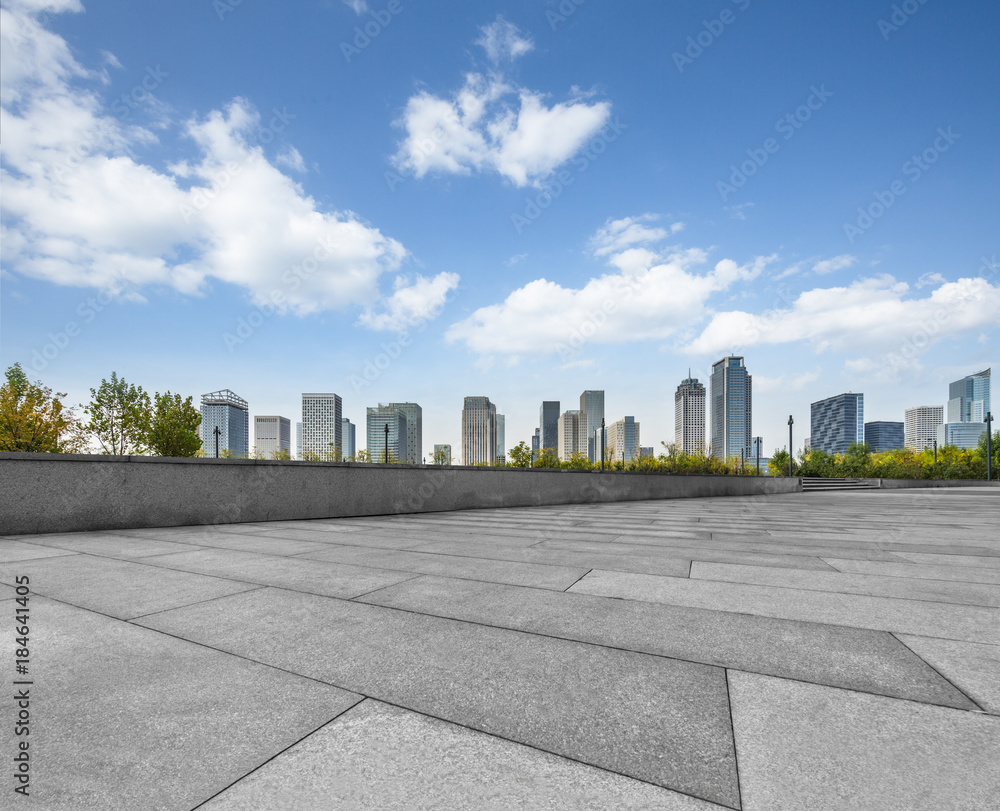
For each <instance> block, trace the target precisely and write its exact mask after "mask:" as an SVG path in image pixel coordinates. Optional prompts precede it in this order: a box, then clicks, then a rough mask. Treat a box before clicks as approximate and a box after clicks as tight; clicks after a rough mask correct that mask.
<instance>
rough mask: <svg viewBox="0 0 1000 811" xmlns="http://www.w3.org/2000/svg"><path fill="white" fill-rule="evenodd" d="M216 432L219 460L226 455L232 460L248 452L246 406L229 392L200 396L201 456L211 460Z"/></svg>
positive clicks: (222, 390)
mask: <svg viewBox="0 0 1000 811" xmlns="http://www.w3.org/2000/svg"><path fill="white" fill-rule="evenodd" d="M216 428H218V429H219V434H218V440H219V445H218V447H219V456H222V455H223V451H228V452H229V453H230V454H231V455H232V456H234V457H242V456H246V455H247V454H248V453H249V452H250V405H249V404H248V403H247V401H246V400H244V399H243V398H242V397H240V396H239V395H237V394H235V393H234V392H232V391H230V390H229V389H221V390H219V391H213V392H210V393H209V394H203V395H202V396H201V447H202V448H203V449H204V451H205V455H206V456H209V457H213V458H214V457H215V448H216V444H215V441H216V434H215V429H216Z"/></svg>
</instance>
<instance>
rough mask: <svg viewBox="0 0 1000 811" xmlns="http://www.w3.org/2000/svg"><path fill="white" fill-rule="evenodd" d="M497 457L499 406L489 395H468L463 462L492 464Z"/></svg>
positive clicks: (463, 431) (463, 429)
mask: <svg viewBox="0 0 1000 811" xmlns="http://www.w3.org/2000/svg"><path fill="white" fill-rule="evenodd" d="M556 422H558V419H557V420H556ZM496 458H497V408H496V406H495V405H493V403H491V402H490V398H489V397H466V398H465V401H464V405H463V408H462V464H464V465H478V464H485V465H492V464H493V463H494V462H495V461H496Z"/></svg>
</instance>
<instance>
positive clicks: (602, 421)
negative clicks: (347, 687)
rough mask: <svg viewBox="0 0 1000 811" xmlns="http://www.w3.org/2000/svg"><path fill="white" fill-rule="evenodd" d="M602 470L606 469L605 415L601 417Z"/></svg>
mask: <svg viewBox="0 0 1000 811" xmlns="http://www.w3.org/2000/svg"><path fill="white" fill-rule="evenodd" d="M601 470H602V471H603V470H604V417H601Z"/></svg>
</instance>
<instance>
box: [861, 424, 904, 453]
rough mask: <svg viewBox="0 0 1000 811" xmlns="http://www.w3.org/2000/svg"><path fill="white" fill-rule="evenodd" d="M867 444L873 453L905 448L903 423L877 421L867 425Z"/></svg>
mask: <svg viewBox="0 0 1000 811" xmlns="http://www.w3.org/2000/svg"><path fill="white" fill-rule="evenodd" d="M865 443H866V444H867V445H868V450H870V451H871V452H872V453H878V452H879V451H895V450H898V449H899V448H902V447H903V423H901V422H886V421H885V420H875V421H873V422H866V423H865Z"/></svg>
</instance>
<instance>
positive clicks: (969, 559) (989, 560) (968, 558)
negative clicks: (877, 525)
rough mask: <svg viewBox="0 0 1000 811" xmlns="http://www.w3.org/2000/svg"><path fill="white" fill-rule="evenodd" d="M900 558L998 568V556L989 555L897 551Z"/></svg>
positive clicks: (949, 564) (931, 562)
mask: <svg viewBox="0 0 1000 811" xmlns="http://www.w3.org/2000/svg"><path fill="white" fill-rule="evenodd" d="M898 554H899V556H900V557H901V558H904V559H905V560H912V561H913V562H914V563H929V564H931V565H945V566H972V567H975V568H977V569H983V568H990V569H1000V557H996V556H989V555H939V554H920V553H916V552H899V553H898Z"/></svg>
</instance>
